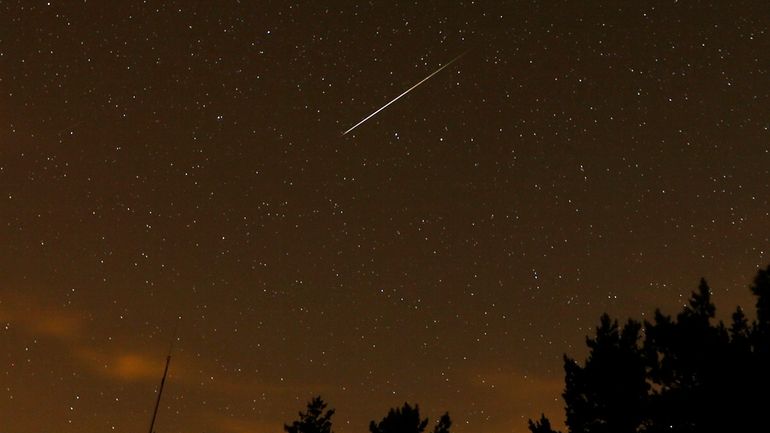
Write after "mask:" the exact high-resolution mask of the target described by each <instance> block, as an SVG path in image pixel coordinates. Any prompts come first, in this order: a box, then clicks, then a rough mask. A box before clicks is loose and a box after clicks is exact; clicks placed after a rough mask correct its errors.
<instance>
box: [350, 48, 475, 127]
mask: <svg viewBox="0 0 770 433" xmlns="http://www.w3.org/2000/svg"><path fill="white" fill-rule="evenodd" d="M465 53H467V51H466V52H464V53H462V54H460V55H459V56H457V57H455V58H454V59H452V60H450V61H449V62H448V63H447V64H446V65H444V66H442V67H440V68H438V69H436V70H435V71H434V72H433V73H432V74H430V75H428V76H427V77H425V78H423V79H422V80H421V81H420V82H419V83H417V84H415V85H414V86H412V87H410V88H408V89H406V90H405V91H404V93H402V94H400V95H398V96H396V97H395V98H393V100H391V101H390V102H388V103H387V104H385V105H383V106H382V107H380V108H379V109H378V110H377V111H375V112H374V113H372V114H370V115H368V116H366V117H364V119H363V120H361V121H360V122H358V123H356V124H355V125H353V126H351V127H350V129H348V130H347V131H345V132H343V133H342V135H345V134H347V133H348V132H350V131H352V130H354V129H356V128H358V126H359V125H360V124H362V123H364V122H366V121H367V120H369V119H371V118H372V117H373V116H374V115H375V114H377V113H379V112H380V111H382V110H384V109H386V108H388V105H390V104H392V103H394V102H396V101H398V100H399V98H401V97H402V96H404V95H406V94H407V93H409V92H411V91H412V90H414V88H415V87H417V86H419V85H420V84H422V83H424V82H426V81H428V80H429V79H430V77H432V76H434V75H436V74H438V73H439V72H441V70H442V69H444V68H446V67H447V66H449V65H451V64H452V63H454V62H456V61H457V60H459V59H460V57H462V56H464V55H465Z"/></svg>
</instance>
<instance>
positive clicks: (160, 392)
mask: <svg viewBox="0 0 770 433" xmlns="http://www.w3.org/2000/svg"><path fill="white" fill-rule="evenodd" d="M170 363H171V353H169V354H168V356H167V357H166V369H165V370H163V378H162V379H161V380H160V388H158V399H157V400H155V410H154V411H153V412H152V421H150V433H153V432H154V429H155V418H156V417H157V416H158V407H159V406H160V396H161V394H163V385H164V384H165V383H166V375H167V374H168V365H169V364H170Z"/></svg>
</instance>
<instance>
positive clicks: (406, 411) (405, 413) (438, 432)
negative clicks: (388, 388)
mask: <svg viewBox="0 0 770 433" xmlns="http://www.w3.org/2000/svg"><path fill="white" fill-rule="evenodd" d="M427 426H428V418H425V419H422V420H421V419H420V408H419V406H418V405H414V407H412V406H410V405H409V403H404V406H403V407H401V408H393V409H390V411H389V412H388V415H387V416H386V417H385V418H383V419H382V421H380V422H379V423H375V422H374V421H372V422H371V423H369V431H370V432H371V433H422V432H424V431H425V428H426V427H427ZM451 426H452V421H451V419H450V418H449V413H448V412H447V413H444V415H442V416H441V418H440V419H439V421H438V423H436V426H435V427H434V429H433V433H449V428H450V427H451Z"/></svg>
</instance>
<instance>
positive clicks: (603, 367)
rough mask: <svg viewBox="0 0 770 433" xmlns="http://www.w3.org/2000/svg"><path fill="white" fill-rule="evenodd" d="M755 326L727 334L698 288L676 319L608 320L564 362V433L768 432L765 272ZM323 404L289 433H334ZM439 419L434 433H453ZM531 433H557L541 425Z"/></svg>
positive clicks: (704, 287) (769, 319) (385, 423)
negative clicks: (577, 355) (580, 356)
mask: <svg viewBox="0 0 770 433" xmlns="http://www.w3.org/2000/svg"><path fill="white" fill-rule="evenodd" d="M750 289H751V292H752V293H753V294H754V296H755V297H756V315H755V317H756V318H755V319H754V320H752V321H751V322H749V320H748V318H747V317H746V315H745V314H744V312H743V310H741V308H740V307H738V308H737V309H736V310H735V312H734V313H733V314H732V318H731V321H730V323H729V325H728V324H725V323H723V322H722V321H715V318H714V317H715V313H716V307H715V305H714V303H713V302H712V301H711V289H710V288H709V286H708V284H707V283H706V281H705V280H703V279H702V280H701V282H700V285H699V286H698V289H697V290H696V291H694V292H693V293H692V296H691V298H690V300H689V303H688V305H685V306H684V308H683V309H682V311H681V312H680V313H679V314H677V315H676V316H675V317H672V316H667V315H664V314H663V313H662V312H661V311H660V310H656V311H655V316H654V319H653V321H652V322H649V321H646V320H645V321H643V322H639V321H635V320H628V321H627V322H625V323H624V324H623V325H622V326H621V325H620V324H619V323H618V321H617V320H613V319H612V318H610V316H609V315H607V314H604V315H603V316H602V317H601V319H600V323H599V326H598V327H597V328H596V335H595V336H594V337H588V338H586V344H587V345H588V349H589V352H588V357H587V358H586V360H585V361H584V362H583V363H582V365H581V364H579V363H578V362H577V361H575V360H574V359H572V358H570V357H568V356H567V355H565V356H564V372H565V387H564V393H563V394H562V396H563V398H564V403H565V411H566V425H567V429H568V430H567V431H568V433H661V432H666V433H711V432H714V433H716V432H719V433H729V432H736V433H753V432H770V417H768V412H769V411H770V266H768V267H767V269H764V270H759V272H758V273H757V275H756V277H755V278H754V283H753V284H752V285H751V286H750ZM326 407H327V405H326V403H325V402H324V401H323V400H322V399H321V398H320V397H316V398H314V399H312V400H311V401H310V402H309V403H308V405H307V410H306V411H305V412H300V413H299V419H298V420H297V421H294V422H293V423H292V424H290V425H284V430H285V431H286V433H332V429H331V428H332V423H331V417H332V415H334V410H333V409H328V410H327V409H326ZM451 425H452V422H451V420H450V418H449V414H448V413H445V414H444V415H443V416H442V417H441V418H440V419H439V420H438V422H436V424H435V425H434V428H433V433H449V428H450V427H451ZM427 426H428V419H427V418H424V419H423V418H421V417H420V411H419V407H418V406H417V405H415V406H414V407H412V406H411V405H409V404H408V403H404V406H403V407H400V408H393V409H391V410H390V411H389V412H388V414H387V416H385V417H384V418H383V419H382V420H381V421H380V422H375V421H372V422H371V423H370V424H369V432H370V433H424V432H425V429H426V428H427ZM529 430H530V431H531V432H532V433H557V432H556V431H555V430H553V429H552V427H551V423H550V421H549V420H548V418H546V416H545V415H541V417H540V419H539V420H537V421H532V420H530V421H529Z"/></svg>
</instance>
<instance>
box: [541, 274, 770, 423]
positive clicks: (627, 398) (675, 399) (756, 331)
mask: <svg viewBox="0 0 770 433" xmlns="http://www.w3.org/2000/svg"><path fill="white" fill-rule="evenodd" d="M751 291H752V293H753V294H754V295H755V296H756V297H757V303H756V309H757V312H756V313H757V314H756V317H757V320H756V321H754V322H753V323H749V320H748V319H747V318H746V316H745V314H744V312H743V310H741V309H740V308H738V309H737V310H736V311H735V312H734V313H733V315H732V322H731V324H730V326H729V328H727V327H725V325H724V324H723V323H721V322H718V323H715V319H714V316H715V313H716V307H715V306H714V304H713V303H712V302H711V290H710V288H709V286H708V283H706V281H705V280H701V282H700V285H699V286H698V290H697V291H695V292H694V293H693V294H692V297H691V298H690V302H689V304H688V305H686V306H685V307H684V308H683V310H682V311H681V312H680V313H679V314H678V315H677V316H676V317H671V316H667V315H664V314H663V313H661V312H660V311H656V312H655V317H654V320H653V321H652V322H645V323H644V324H643V325H642V324H640V323H638V322H635V321H632V320H629V321H628V322H627V323H626V324H625V325H624V326H623V327H622V328H621V327H620V326H619V325H618V322H617V321H616V320H612V319H611V318H610V317H609V316H608V315H606V314H605V315H603V316H602V317H601V320H600V324H599V326H598V327H597V328H596V336H595V337H594V338H588V339H587V341H586V343H587V345H588V348H589V354H588V358H587V359H586V360H585V362H584V363H583V365H582V366H581V365H580V364H579V363H578V362H577V361H575V360H573V359H571V358H569V357H567V356H565V357H564V372H565V387H564V394H563V397H564V402H565V410H566V424H567V427H568V431H569V432H570V433H630V432H635V433H636V432H645V433H657V432H670V433H671V432H673V433H690V432H692V433H709V432H729V431H735V432H757V431H768V430H767V429H768V425H769V424H768V421H767V419H766V416H765V415H764V412H765V411H766V410H767V408H769V407H770V393H769V392H768V390H769V389H770V267H768V268H767V269H765V270H760V271H759V272H758V274H757V277H756V278H755V280H754V284H753V285H752V286H751ZM529 430H530V431H531V432H532V433H555V432H554V430H552V429H551V425H550V422H549V421H548V419H547V418H546V417H545V415H543V416H541V418H540V420H539V421H537V422H533V421H532V420H530V421H529Z"/></svg>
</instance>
